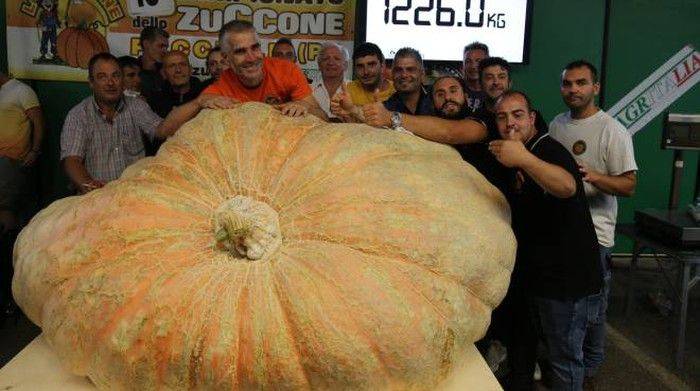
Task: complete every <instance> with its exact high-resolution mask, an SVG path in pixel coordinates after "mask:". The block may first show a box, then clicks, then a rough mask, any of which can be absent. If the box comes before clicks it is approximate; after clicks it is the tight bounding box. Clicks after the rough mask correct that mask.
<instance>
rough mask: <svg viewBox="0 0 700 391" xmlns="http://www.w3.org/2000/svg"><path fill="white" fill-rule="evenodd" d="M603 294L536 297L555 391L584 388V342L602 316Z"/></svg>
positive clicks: (536, 317)
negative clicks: (563, 297) (555, 297)
mask: <svg viewBox="0 0 700 391" xmlns="http://www.w3.org/2000/svg"><path fill="white" fill-rule="evenodd" d="M602 303H603V295H602V294H601V293H597V294H594V295H590V296H586V297H583V298H579V299H569V300H557V299H550V298H544V297H535V298H534V299H533V318H534V320H535V325H536V327H537V328H538V329H539V331H540V333H541V334H542V339H543V340H544V343H545V345H546V346H547V351H548V353H549V359H550V361H551V365H552V390H553V391H564V390H566V391H580V390H581V388H582V385H583V379H584V374H585V368H584V354H583V341H584V338H585V337H586V333H587V329H588V327H589V324H591V323H592V322H591V321H592V320H595V319H597V318H598V316H599V313H600V306H601V305H602Z"/></svg>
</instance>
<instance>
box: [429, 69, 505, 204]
mask: <svg viewBox="0 0 700 391" xmlns="http://www.w3.org/2000/svg"><path fill="white" fill-rule="evenodd" d="M432 96H433V99H432V101H433V104H434V108H435V114H436V115H437V116H438V117H440V118H444V119H451V120H461V119H464V118H474V119H477V120H481V118H479V117H478V116H474V114H472V111H471V110H470V108H469V106H468V102H467V97H466V94H465V89H464V80H462V79H461V78H459V77H457V76H452V75H444V76H440V77H438V78H437V79H435V82H434V83H433V91H432ZM488 130H489V133H488V135H487V136H486V138H485V139H484V140H482V141H479V142H475V143H471V144H457V145H455V146H454V147H455V148H456V149H457V151H458V152H459V154H460V155H462V159H464V160H465V161H466V162H467V163H469V164H471V165H472V166H474V168H476V169H477V171H479V172H480V173H481V175H483V176H484V177H485V178H486V179H487V180H488V181H489V182H491V184H492V185H494V186H496V187H497V188H498V189H499V190H500V191H501V192H503V191H504V189H505V186H506V178H507V173H508V170H507V169H506V168H505V167H504V166H503V165H502V164H501V163H499V162H498V161H497V160H496V159H495V158H494V157H493V155H492V154H491V153H489V151H488V148H487V145H488V143H489V142H490V141H492V140H496V139H498V138H499V136H498V131H497V129H496V128H495V127H492V128H490V129H488Z"/></svg>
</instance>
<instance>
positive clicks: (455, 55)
mask: <svg viewBox="0 0 700 391" xmlns="http://www.w3.org/2000/svg"><path fill="white" fill-rule="evenodd" d="M528 1H531V0H367V19H366V24H365V25H366V40H367V41H369V42H373V43H376V44H377V45H378V46H379V47H380V48H381V49H382V51H383V52H384V55H385V56H386V57H387V58H393V57H394V54H395V53H396V51H397V50H399V49H400V48H402V47H406V46H408V47H412V48H414V49H418V51H419V52H420V53H421V55H422V56H423V59H424V60H432V61H460V62H461V61H462V50H463V49H464V46H465V45H467V44H469V43H471V42H474V41H479V42H483V43H485V44H487V45H488V46H489V49H490V52H491V53H490V54H491V56H498V57H503V58H505V59H506V60H508V61H509V62H514V63H521V62H523V61H524V55H525V33H526V25H527V10H528Z"/></svg>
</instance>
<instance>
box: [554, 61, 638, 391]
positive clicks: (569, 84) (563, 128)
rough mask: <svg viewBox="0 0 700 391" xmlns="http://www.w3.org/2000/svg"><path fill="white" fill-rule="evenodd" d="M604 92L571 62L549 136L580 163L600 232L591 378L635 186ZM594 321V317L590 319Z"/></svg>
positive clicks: (588, 361)
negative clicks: (620, 217)
mask: <svg viewBox="0 0 700 391" xmlns="http://www.w3.org/2000/svg"><path fill="white" fill-rule="evenodd" d="M599 91H600V83H599V82H598V74H597V71H596V68H595V67H594V66H593V65H592V64H590V63H589V62H587V61H583V60H579V61H574V62H572V63H570V64H568V65H567V66H566V67H565V68H564V71H563V73H562V77H561V95H562V98H563V100H564V103H565V104H566V105H567V106H568V107H569V111H567V112H564V113H561V114H559V115H558V116H557V117H556V118H554V120H553V121H552V122H551V124H550V125H549V134H550V135H551V136H552V137H553V138H554V139H556V140H557V141H559V142H560V143H561V144H562V145H564V147H566V149H568V150H569V152H571V153H572V154H573V156H574V158H575V159H576V161H577V162H578V164H579V171H580V172H581V175H582V176H583V181H584V188H585V191H586V198H587V199H588V204H589V207H590V211H591V217H592V218H593V224H594V225H595V230H596V234H597V236H598V243H599V250H600V259H601V263H602V267H603V269H602V270H603V279H604V287H603V291H602V292H601V294H602V295H604V296H605V297H604V300H603V305H602V306H601V310H600V312H599V314H598V316H597V319H593V320H592V323H593V324H594V326H595V327H589V328H588V332H587V334H586V338H585V340H584V346H583V352H584V364H585V369H586V378H587V382H588V383H590V382H592V377H593V376H594V375H595V373H596V371H597V370H598V368H599V367H600V365H601V364H602V362H603V357H604V347H605V313H606V310H607V296H608V293H609V290H610V253H611V250H612V247H613V245H614V244H615V222H616V220H617V198H616V197H617V196H622V197H630V196H632V195H633V194H634V189H635V187H636V184H637V176H636V172H637V163H636V162H635V160H634V149H633V147H632V137H631V136H630V134H629V132H627V129H625V127H624V126H623V125H622V124H620V123H619V122H618V121H617V120H615V119H614V118H613V117H611V116H610V115H608V114H607V113H606V112H604V111H603V110H601V109H600V108H599V107H597V106H596V104H595V96H596V95H598V93H599ZM589 321H590V320H589Z"/></svg>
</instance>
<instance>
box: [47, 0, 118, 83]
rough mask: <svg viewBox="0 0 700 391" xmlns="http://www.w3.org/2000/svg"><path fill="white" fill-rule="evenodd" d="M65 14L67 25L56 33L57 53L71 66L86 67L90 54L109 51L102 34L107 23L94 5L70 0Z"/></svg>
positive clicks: (83, 0)
mask: <svg viewBox="0 0 700 391" xmlns="http://www.w3.org/2000/svg"><path fill="white" fill-rule="evenodd" d="M66 15H67V16H66V22H67V24H68V27H66V28H65V29H63V30H62V31H61V33H60V34H59V35H58V42H57V46H58V55H59V57H61V59H63V61H65V62H66V64H68V65H69V66H71V67H74V68H83V69H87V67H88V62H89V61H90V58H92V56H94V55H95V54H97V53H101V52H109V45H108V44H107V40H106V39H105V37H104V35H103V34H106V26H107V25H106V24H105V22H104V18H103V17H102V15H101V14H100V12H99V11H98V10H97V8H96V7H95V5H93V4H90V3H88V2H87V1H85V0H71V1H70V2H69V4H68V8H67V9H66ZM101 31H103V32H104V33H101Z"/></svg>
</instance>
